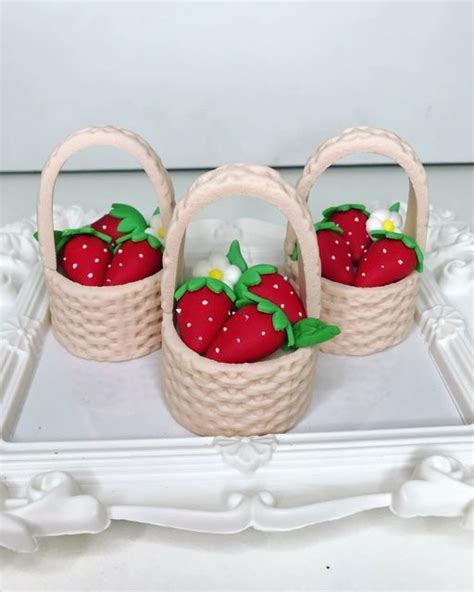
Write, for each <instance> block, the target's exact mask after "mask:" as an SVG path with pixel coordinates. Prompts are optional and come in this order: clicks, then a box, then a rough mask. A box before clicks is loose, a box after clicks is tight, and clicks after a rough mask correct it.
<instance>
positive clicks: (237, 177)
mask: <svg viewBox="0 0 474 592" xmlns="http://www.w3.org/2000/svg"><path fill="white" fill-rule="evenodd" d="M231 195H253V196H256V197H259V198H261V199H263V200H265V201H267V202H269V203H271V204H272V205H274V206H276V207H277V208H278V209H280V210H281V211H282V212H283V214H284V215H285V216H286V217H287V219H288V221H289V223H290V224H291V226H292V227H293V228H294V231H295V233H296V236H297V237H298V242H299V244H300V248H301V257H300V261H299V265H300V271H301V273H300V274H299V276H300V278H301V282H300V290H301V294H302V295H303V300H304V302H305V305H306V310H307V313H308V316H312V317H318V316H319V312H320V268H319V256H318V245H317V240H316V237H315V234H314V230H313V224H312V220H311V216H310V214H309V212H308V210H307V208H306V206H305V204H304V203H303V201H302V200H301V199H300V198H298V197H297V195H296V192H295V189H294V188H293V187H292V186H291V185H290V184H288V183H287V182H286V181H285V180H284V179H283V178H282V177H281V176H280V175H279V174H278V173H277V172H276V171H274V170H272V169H270V168H268V167H263V166H246V165H228V166H223V167H220V168H218V169H216V170H214V171H211V172H209V173H206V174H204V175H201V176H200V177H199V178H198V179H197V180H196V182H195V183H194V184H193V185H192V186H191V187H190V189H189V190H188V192H187V194H186V195H185V197H184V198H183V199H182V200H181V201H180V202H179V203H178V205H177V206H176V209H175V211H174V214H173V218H172V221H171V224H170V227H169V230H168V234H167V242H166V251H165V257H164V266H163V301H162V307H163V329H162V333H163V349H162V378H163V389H164V393H165V397H166V401H167V403H168V407H169V409H170V411H171V413H172V414H173V415H174V417H175V418H176V419H177V421H179V422H180V423H181V424H182V425H184V426H185V427H186V428H188V429H189V430H191V431H192V432H196V433H197V434H201V435H207V436H214V435H224V436H251V435H260V434H267V433H278V432H285V431H286V430H289V429H290V428H291V427H293V426H294V425H295V423H296V422H297V421H298V420H299V419H300V418H301V417H302V416H303V414H304V413H305V410H306V409H307V407H308V404H309V401H310V399H311V393H312V388H313V376H314V368H315V363H316V353H317V350H316V348H314V347H309V348H303V349H300V350H297V351H295V352H293V353H287V354H285V355H282V356H281V357H278V358H275V359H270V360H264V361H260V362H254V363H247V364H228V363H222V362H216V361H214V360H209V359H207V358H204V357H202V356H200V355H198V354H197V353H195V352H193V351H192V350H191V349H189V348H188V347H187V346H186V345H185V344H184V343H183V342H182V341H181V338H180V337H179V335H178V333H177V332H176V329H175V326H174V322H173V308H174V292H175V288H176V286H177V284H179V283H180V282H181V281H182V253H183V239H184V234H185V230H186V227H187V226H188V224H189V222H190V221H191V219H192V217H193V216H194V215H195V214H196V213H197V212H199V211H200V210H201V209H202V208H204V207H206V206H207V205H209V204H211V203H213V202H215V201H217V200H218V199H221V198H224V197H226V196H231Z"/></svg>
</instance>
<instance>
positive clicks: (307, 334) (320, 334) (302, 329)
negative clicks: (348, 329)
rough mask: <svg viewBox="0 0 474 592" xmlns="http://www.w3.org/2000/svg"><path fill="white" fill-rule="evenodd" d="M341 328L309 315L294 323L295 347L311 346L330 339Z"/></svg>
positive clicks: (337, 333)
mask: <svg viewBox="0 0 474 592" xmlns="http://www.w3.org/2000/svg"><path fill="white" fill-rule="evenodd" d="M340 332H341V330H340V329H339V327H337V326H336V325H328V324H327V323H325V322H324V321H321V320H320V319H314V318H311V317H308V318H306V319H302V320H301V321H298V322H297V323H295V324H294V325H293V333H294V336H295V345H294V347H295V348H300V347H311V346H312V345H319V344H320V343H324V342H325V341H329V340H330V339H332V338H333V337H335V336H336V335H339V333H340Z"/></svg>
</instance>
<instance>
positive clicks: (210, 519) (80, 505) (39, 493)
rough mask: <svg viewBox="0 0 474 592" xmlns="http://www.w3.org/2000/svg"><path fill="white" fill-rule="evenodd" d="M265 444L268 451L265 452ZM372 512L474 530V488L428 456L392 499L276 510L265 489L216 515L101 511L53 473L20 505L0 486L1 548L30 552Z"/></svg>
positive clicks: (65, 477) (237, 498) (34, 482)
mask: <svg viewBox="0 0 474 592" xmlns="http://www.w3.org/2000/svg"><path fill="white" fill-rule="evenodd" d="M266 445H267V444H265V446H266ZM375 508H389V509H390V511H391V512H392V513H393V514H395V515H397V516H399V517H401V518H412V517H416V516H439V517H451V518H453V517H457V518H461V523H462V526H463V527H465V528H470V529H474V481H473V480H472V479H469V478H467V476H466V474H465V470H464V467H463V466H462V465H461V463H459V462H458V461H457V460H456V459H454V458H451V457H447V456H440V455H436V456H429V457H427V458H425V459H423V460H422V461H421V462H420V463H419V464H418V465H417V466H416V468H415V470H414V472H413V474H412V476H411V478H410V479H409V480H408V481H405V482H404V483H402V484H401V486H400V487H399V488H398V489H396V490H395V491H393V492H388V493H369V494H366V495H357V496H353V497H346V498H339V499H333V500H328V501H321V502H316V503H313V504H308V505H300V506H292V507H291V506H290V507H288V506H279V505H278V503H277V496H274V495H273V494H272V493H271V492H269V491H265V490H257V491H253V492H251V493H249V492H241V491H234V492H231V493H229V494H227V498H226V500H225V505H224V507H222V508H218V509H215V510H209V509H207V508H206V509H182V508H177V507H169V506H152V505H146V506H145V505H144V506H134V505H121V506H114V505H109V506H108V505H106V504H103V503H101V501H100V500H99V499H97V498H96V497H94V496H92V495H85V494H83V493H82V492H81V489H80V487H79V484H78V483H77V482H76V481H75V479H74V478H73V477H72V476H71V475H69V474H68V473H65V472H60V471H54V472H48V473H41V474H39V475H36V476H34V477H33V478H32V479H31V481H30V484H29V486H28V488H27V492H26V497H25V498H15V497H10V496H9V493H8V489H7V488H6V487H5V485H3V484H2V485H1V486H0V545H1V546H3V547H6V548H7V549H10V550H13V551H18V552H32V551H35V550H36V549H37V548H38V539H39V538H41V537H47V536H59V535H72V534H86V533H99V532H102V531H103V530H105V529H107V528H108V527H109V525H110V523H111V521H112V520H129V521H134V522H141V523H146V524H153V525H156V526H166V527H171V528H180V529H186V530H191V531H195V532H206V533H216V534H217V533H219V534H226V533H228V534H230V533H236V532H241V531H243V530H245V529H247V528H250V527H252V528H255V529H256V530H262V531H286V530H294V529H298V528H303V527H305V526H310V525H314V524H318V523H321V522H326V521H330V520H337V519H340V518H344V517H347V516H351V515H353V514H357V513H360V512H365V511H368V510H371V509H375Z"/></svg>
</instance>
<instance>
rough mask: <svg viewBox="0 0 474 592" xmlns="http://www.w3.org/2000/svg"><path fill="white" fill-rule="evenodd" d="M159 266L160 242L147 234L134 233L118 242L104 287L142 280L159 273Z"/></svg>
mask: <svg viewBox="0 0 474 592" xmlns="http://www.w3.org/2000/svg"><path fill="white" fill-rule="evenodd" d="M127 236H128V235H127ZM124 238H126V240H123V239H124ZM161 266H162V253H161V243H160V241H159V240H158V239H157V238H155V237H154V236H153V235H151V234H148V233H147V232H143V231H136V232H134V233H133V234H132V235H131V237H130V238H127V237H122V239H119V240H118V245H117V248H116V250H115V254H114V257H113V259H112V263H111V265H110V267H109V269H108V270H107V273H106V274H105V281H104V286H118V285H122V284H128V283H130V282H136V281H138V280H142V279H144V278H146V277H148V276H150V275H153V274H154V273H157V272H158V271H160V269H161Z"/></svg>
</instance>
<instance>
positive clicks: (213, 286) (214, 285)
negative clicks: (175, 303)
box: [174, 277, 236, 302]
mask: <svg viewBox="0 0 474 592" xmlns="http://www.w3.org/2000/svg"><path fill="white" fill-rule="evenodd" d="M204 287H206V288H209V290H211V292H214V294H220V293H221V292H224V293H225V294H226V295H227V296H228V297H229V299H230V300H231V301H232V302H235V299H236V296H235V293H234V291H233V290H232V288H230V287H229V286H228V285H227V284H226V283H224V282H223V281H221V280H217V279H215V278H210V277H192V278H189V279H188V280H186V281H185V282H184V283H183V284H181V286H180V287H179V288H178V289H177V290H176V292H175V293H174V297H175V299H176V300H180V299H181V298H182V297H183V296H184V294H185V293H186V292H197V290H200V289H201V288H204Z"/></svg>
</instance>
